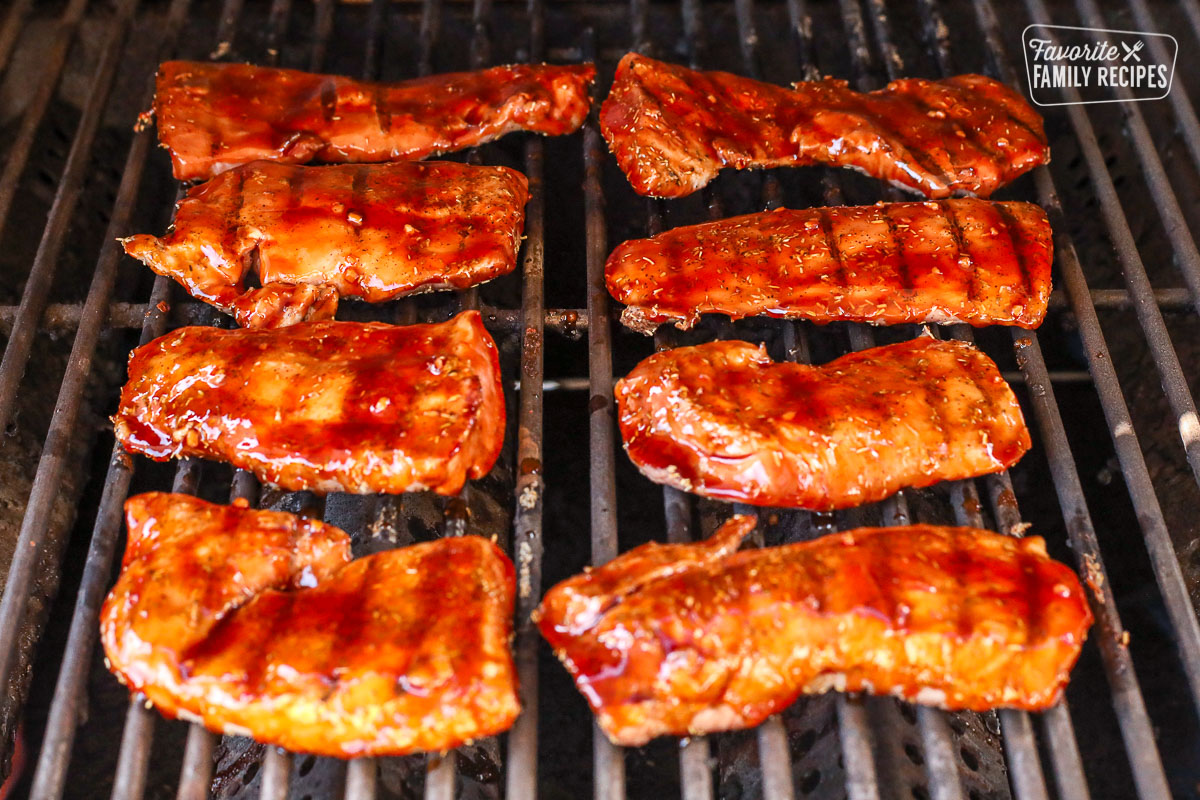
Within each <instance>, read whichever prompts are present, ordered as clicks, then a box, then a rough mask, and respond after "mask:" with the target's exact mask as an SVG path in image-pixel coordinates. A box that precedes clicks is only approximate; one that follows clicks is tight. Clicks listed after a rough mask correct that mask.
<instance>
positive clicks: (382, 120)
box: [371, 83, 392, 134]
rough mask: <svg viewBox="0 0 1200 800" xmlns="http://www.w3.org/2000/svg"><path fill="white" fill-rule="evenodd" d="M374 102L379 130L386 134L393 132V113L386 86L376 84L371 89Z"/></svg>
mask: <svg viewBox="0 0 1200 800" xmlns="http://www.w3.org/2000/svg"><path fill="white" fill-rule="evenodd" d="M371 88H372V91H371V95H372V102H373V103H374V105H375V118H376V119H377V120H379V130H381V131H383V132H384V133H385V134H386V133H390V132H391V130H392V111H391V107H390V105H389V101H388V91H387V87H386V85H385V84H382V83H376V84H373V86H372V87H371Z"/></svg>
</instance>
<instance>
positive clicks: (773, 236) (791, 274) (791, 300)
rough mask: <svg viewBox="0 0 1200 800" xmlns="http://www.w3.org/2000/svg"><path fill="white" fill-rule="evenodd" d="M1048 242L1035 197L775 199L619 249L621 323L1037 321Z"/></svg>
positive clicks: (1030, 324) (613, 272) (614, 277)
mask: <svg viewBox="0 0 1200 800" xmlns="http://www.w3.org/2000/svg"><path fill="white" fill-rule="evenodd" d="M1052 253H1053V247H1052V244H1051V239H1050V223H1049V221H1047V219H1046V214H1045V212H1043V211H1042V209H1040V208H1039V207H1037V206H1035V205H1033V204H1031V203H993V202H989V201H986V200H973V199H962V200H942V201H938V202H925V203H886V204H880V205H874V206H854V207H840V208H811V209H804V210H795V211H793V210H790V209H783V208H781V209H776V210H775V211H767V212H763V213H759V214H748V215H746V216H742V217H732V218H729V219H723V220H718V221H716V222H708V223H704V224H701V225H690V226H687V227H682V228H675V229H673V230H670V231H667V232H665V233H661V234H659V235H658V236H655V237H653V238H651V239H634V240H630V241H627V242H625V243H624V244H622V245H621V246H619V247H618V248H617V249H616V250H614V251H613V253H612V255H611V256H609V258H608V264H607V265H606V267H605V275H606V278H607V281H608V290H609V292H611V293H612V296H613V297H614V298H616V299H617V300H619V301H620V302H622V303H624V304H625V311H624V313H623V314H622V315H621V321H622V322H624V323H625V324H626V325H628V326H629V327H630V328H633V329H634V330H640V331H642V332H644V333H652V332H653V331H654V329H655V328H656V327H658V325H660V324H662V323H664V322H674V323H675V324H676V325H677V326H678V327H680V328H689V327H691V326H692V325H694V324H696V322H697V321H699V319H700V315H701V314H705V313H710V312H716V313H719V314H727V315H729V316H730V317H733V318H734V319H740V318H741V317H749V316H755V315H759V314H763V315H767V316H772V317H784V318H789V319H807V320H811V321H813V322H835V321H838V320H851V321H855V322H872V323H876V324H882V325H897V324H901V323H921V322H935V323H951V322H965V323H969V324H971V325H995V324H1003V325H1018V326H1020V327H1023V328H1036V327H1037V326H1038V325H1040V324H1041V323H1042V319H1043V318H1044V317H1045V315H1046V304H1047V302H1048V301H1049V299H1050V262H1051V258H1052Z"/></svg>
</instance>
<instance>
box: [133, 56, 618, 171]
mask: <svg viewBox="0 0 1200 800" xmlns="http://www.w3.org/2000/svg"><path fill="white" fill-rule="evenodd" d="M595 74H596V69H595V67H594V66H592V65H591V64H574V65H570V66H553V65H550V64H513V65H510V66H504V67H492V68H490V69H485V70H480V71H478V72H455V73H447V74H444V75H430V76H428V77H425V78H417V79H415V80H409V81H402V82H400V83H368V82H364V81H356V80H352V79H350V78H345V77H341V76H338V75H315V74H312V73H308V72H299V71H297V70H292V69H278V68H274V67H256V66H252V65H249V64H214V63H205V62H199V61H167V62H164V63H163V64H161V65H159V68H158V86H157V94H156V95H155V99H154V111H155V115H156V117H157V119H158V136H159V141H161V142H162V144H163V146H165V147H166V148H167V149H168V150H170V151H171V161H172V164H173V165H174V168H175V177H176V178H178V179H179V180H181V181H189V180H197V179H200V180H203V179H207V178H211V177H212V176H214V175H216V174H218V173H220V172H224V171H225V170H227V169H229V168H230V167H233V166H236V165H238V164H245V163H247V162H250V161H257V160H259V159H266V160H269V161H280V162H283V163H287V164H303V163H305V162H308V161H313V160H317V161H328V162H374V161H399V160H405V161H407V160H415V159H420V158H424V157H426V156H431V155H437V154H439V153H448V152H451V151H454V150H462V149H464V148H467V147H474V146H475V145H479V144H483V143H484V142H488V141H491V140H493V139H497V138H499V137H501V136H504V135H505V134H508V133H512V132H514V131H534V132H536V133H543V134H546V135H549V136H557V135H560V134H566V133H571V132H573V131H575V130H577V129H578V128H579V126H580V125H582V124H583V120H584V118H585V117H586V116H587V112H588V108H589V106H590V104H591V98H590V96H589V94H588V88H589V86H590V85H591V83H592V80H593V79H594V78H595Z"/></svg>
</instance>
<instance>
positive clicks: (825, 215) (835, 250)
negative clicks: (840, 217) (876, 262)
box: [817, 208, 850, 288]
mask: <svg viewBox="0 0 1200 800" xmlns="http://www.w3.org/2000/svg"><path fill="white" fill-rule="evenodd" d="M817 222H818V223H820V225H821V233H822V234H824V236H825V245H826V246H827V247H828V248H829V253H830V255H831V256H832V257H833V262H834V264H836V265H837V284H838V286H840V287H843V288H845V287H849V285H850V281H849V280H847V278H846V265H845V263H844V262H843V261H842V248H841V246H840V245H839V244H838V241H837V236H836V235H835V234H834V232H833V219H832V217H830V213H829V209H828V208H818V209H817Z"/></svg>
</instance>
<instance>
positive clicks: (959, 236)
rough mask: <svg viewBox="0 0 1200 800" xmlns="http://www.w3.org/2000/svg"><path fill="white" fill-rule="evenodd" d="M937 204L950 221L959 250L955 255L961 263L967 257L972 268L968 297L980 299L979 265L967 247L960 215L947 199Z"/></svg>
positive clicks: (956, 247)
mask: <svg viewBox="0 0 1200 800" xmlns="http://www.w3.org/2000/svg"><path fill="white" fill-rule="evenodd" d="M937 204H938V208H940V209H941V210H942V214H944V215H945V217H946V221H947V222H949V223H950V225H949V227H950V236H951V238H952V239H954V247H955V249H956V250H957V252H956V253H955V256H954V257H955V258H957V259H959V260H960V262H959V263H960V264H961V259H963V258H965V259H967V266H968V267H969V268H970V269H969V274H970V276H971V277H970V279H969V280H968V282H967V299H968V300H978V299H979V265H978V263H976V261H975V259H973V258H971V254H970V252H969V251H968V249H967V248H968V245H967V243H966V241H965V239H966V237H965V234H964V232H963V229H962V227H961V226H960V225H959V224H958V217H957V216H955V214H954V211H953V208H954V206H953V204H951V203H947V202H946V201H945V200H939V201H937Z"/></svg>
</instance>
